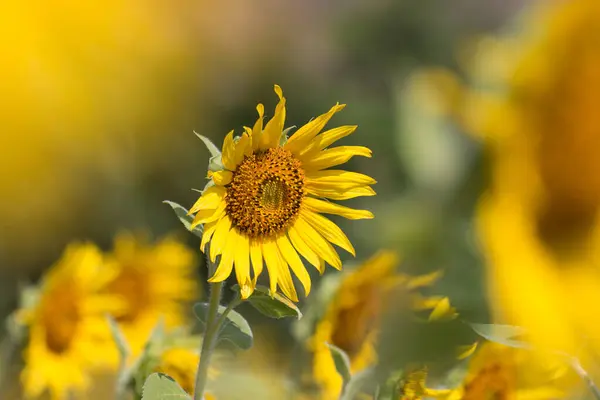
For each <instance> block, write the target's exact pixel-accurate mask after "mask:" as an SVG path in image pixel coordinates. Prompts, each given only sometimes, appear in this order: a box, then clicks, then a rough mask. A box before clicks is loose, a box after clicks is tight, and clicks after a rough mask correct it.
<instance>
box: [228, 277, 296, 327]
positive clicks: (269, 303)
mask: <svg viewBox="0 0 600 400" xmlns="http://www.w3.org/2000/svg"><path fill="white" fill-rule="evenodd" d="M233 289H234V290H237V289H239V286H237V285H235V286H234V287H233ZM247 301H248V302H249V303H250V304H251V305H252V307H254V308H256V309H257V310H258V311H259V312H260V313H261V314H263V315H266V316H267V317H269V318H276V319H280V318H285V317H295V318H297V319H300V318H302V313H301V312H300V309H299V308H298V307H297V306H296V305H295V304H294V302H293V301H291V300H290V299H288V298H287V297H285V296H283V295H281V294H279V293H275V294H273V296H271V295H270V294H269V289H268V288H266V287H264V286H257V287H256V288H255V289H254V293H252V296H250V298H249V299H248V300H247Z"/></svg>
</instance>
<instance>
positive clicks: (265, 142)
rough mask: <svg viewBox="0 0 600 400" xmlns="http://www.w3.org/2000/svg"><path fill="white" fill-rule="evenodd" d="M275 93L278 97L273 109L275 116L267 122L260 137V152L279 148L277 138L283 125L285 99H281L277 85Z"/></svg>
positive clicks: (279, 136)
mask: <svg viewBox="0 0 600 400" xmlns="http://www.w3.org/2000/svg"><path fill="white" fill-rule="evenodd" d="M275 93H277V96H279V103H278V104H277V107H275V115H274V116H273V118H271V120H270V121H269V122H267V125H266V126H265V129H264V130H263V132H262V135H261V137H260V144H259V149H262V150H265V149H269V148H272V147H277V146H279V138H281V133H282V132H283V126H284V125H285V97H283V91H282V90H281V88H280V87H279V86H277V85H275Z"/></svg>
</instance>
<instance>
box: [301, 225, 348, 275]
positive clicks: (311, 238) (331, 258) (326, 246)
mask: <svg viewBox="0 0 600 400" xmlns="http://www.w3.org/2000/svg"><path fill="white" fill-rule="evenodd" d="M290 230H294V231H295V232H296V233H298V235H299V236H300V238H302V240H303V241H304V243H306V244H307V245H308V246H309V247H310V248H311V249H312V250H313V251H314V252H315V253H316V254H318V255H319V257H320V258H322V259H324V260H325V261H327V263H328V264H329V265H331V266H332V267H333V268H335V269H342V262H341V261H340V257H339V256H338V254H337V252H336V251H335V249H334V248H333V246H332V245H331V244H330V243H329V242H328V241H327V240H325V238H323V236H321V234H320V233H319V232H317V231H316V230H315V229H314V228H313V227H312V226H311V225H310V224H309V223H308V222H306V221H305V220H304V219H302V218H297V219H296V222H295V223H294V225H293V226H292V227H291V228H290Z"/></svg>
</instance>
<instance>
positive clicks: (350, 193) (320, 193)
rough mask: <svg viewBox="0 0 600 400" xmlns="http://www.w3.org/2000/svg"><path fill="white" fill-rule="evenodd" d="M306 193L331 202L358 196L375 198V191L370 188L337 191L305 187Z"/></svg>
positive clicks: (360, 187)
mask: <svg viewBox="0 0 600 400" xmlns="http://www.w3.org/2000/svg"><path fill="white" fill-rule="evenodd" d="M306 192H307V193H308V194H312V195H313V196H317V197H326V198H329V199H331V200H348V199H353V198H355V197H360V196H375V194H376V193H375V190H373V188H372V187H370V186H357V187H354V188H352V189H348V190H339V189H333V188H326V187H307V188H306Z"/></svg>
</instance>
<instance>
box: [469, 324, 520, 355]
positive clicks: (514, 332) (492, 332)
mask: <svg viewBox="0 0 600 400" xmlns="http://www.w3.org/2000/svg"><path fill="white" fill-rule="evenodd" d="M469 326H470V327H471V328H472V329H473V330H474V331H475V333H477V334H478V335H479V336H481V337H483V338H485V339H487V340H489V341H490V342H494V343H500V344H503V345H505V346H509V347H515V348H521V349H531V345H530V344H529V343H528V342H526V341H525V340H523V339H517V338H523V336H525V335H526V334H527V330H526V329H525V328H523V327H521V326H515V325H502V324H476V323H469Z"/></svg>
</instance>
